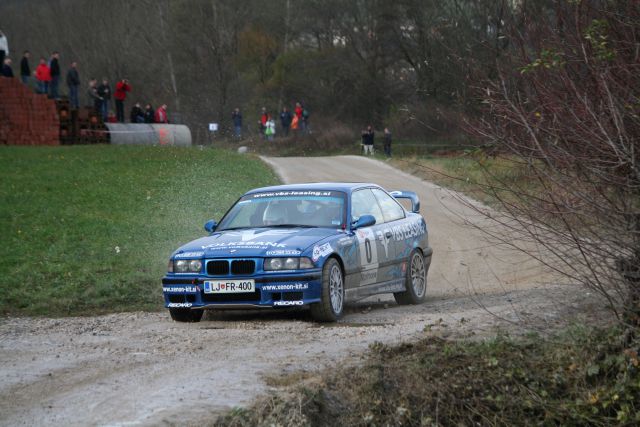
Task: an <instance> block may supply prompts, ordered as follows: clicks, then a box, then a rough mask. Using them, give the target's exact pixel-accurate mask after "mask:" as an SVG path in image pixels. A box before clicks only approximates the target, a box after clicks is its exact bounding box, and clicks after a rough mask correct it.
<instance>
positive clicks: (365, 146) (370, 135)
mask: <svg viewBox="0 0 640 427" xmlns="http://www.w3.org/2000/svg"><path fill="white" fill-rule="evenodd" d="M373 139H374V132H373V128H372V127H371V125H369V126H367V128H366V129H365V130H363V131H362V150H363V152H362V154H364V155H366V154H367V153H369V154H370V155H372V156H373Z"/></svg>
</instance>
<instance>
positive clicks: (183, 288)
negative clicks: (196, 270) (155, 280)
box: [162, 286, 200, 292]
mask: <svg viewBox="0 0 640 427" xmlns="http://www.w3.org/2000/svg"><path fill="white" fill-rule="evenodd" d="M162 290H163V291H164V292H199V291H200V289H198V287H197V286H165V287H164V288H162Z"/></svg>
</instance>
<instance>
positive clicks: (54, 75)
mask: <svg viewBox="0 0 640 427" xmlns="http://www.w3.org/2000/svg"><path fill="white" fill-rule="evenodd" d="M59 58H60V54H59V53H58V52H53V53H52V54H51V61H50V62H49V72H50V74H51V84H50V85H49V89H50V91H51V93H50V94H49V98H52V99H59V98H60V96H59V95H58V84H59V83H60V63H59V62H58V59H59Z"/></svg>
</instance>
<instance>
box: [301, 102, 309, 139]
mask: <svg viewBox="0 0 640 427" xmlns="http://www.w3.org/2000/svg"><path fill="white" fill-rule="evenodd" d="M302 132H303V133H309V109H308V108H303V109H302Z"/></svg>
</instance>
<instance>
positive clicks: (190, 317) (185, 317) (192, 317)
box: [169, 308, 204, 323]
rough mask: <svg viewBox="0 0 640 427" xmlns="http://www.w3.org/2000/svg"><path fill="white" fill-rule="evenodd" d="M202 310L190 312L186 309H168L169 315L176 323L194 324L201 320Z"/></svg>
mask: <svg viewBox="0 0 640 427" xmlns="http://www.w3.org/2000/svg"><path fill="white" fill-rule="evenodd" d="M203 313H204V310H191V309H188V308H170V309H169V314H171V318H172V319H173V320H175V321H176V322H189V323H196V322H199V321H200V319H202V314H203Z"/></svg>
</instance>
